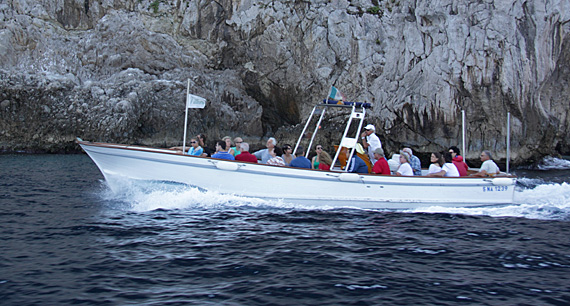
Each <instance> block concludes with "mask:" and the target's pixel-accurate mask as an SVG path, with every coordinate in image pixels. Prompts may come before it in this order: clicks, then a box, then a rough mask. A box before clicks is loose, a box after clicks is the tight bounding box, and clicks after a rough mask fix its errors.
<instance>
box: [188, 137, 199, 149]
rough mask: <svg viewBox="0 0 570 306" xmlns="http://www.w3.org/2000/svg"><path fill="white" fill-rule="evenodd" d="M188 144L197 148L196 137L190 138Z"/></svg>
mask: <svg viewBox="0 0 570 306" xmlns="http://www.w3.org/2000/svg"><path fill="white" fill-rule="evenodd" d="M190 145H191V146H193V147H194V148H197V147H198V146H199V145H200V144H199V143H198V139H197V138H190Z"/></svg>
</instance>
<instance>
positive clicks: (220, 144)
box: [212, 140, 235, 160]
mask: <svg viewBox="0 0 570 306" xmlns="http://www.w3.org/2000/svg"><path fill="white" fill-rule="evenodd" d="M212 157H213V158H220V159H228V160H235V157H234V156H233V155H232V154H230V153H228V148H226V142H225V141H222V140H218V141H217V142H216V154H214V155H212Z"/></svg>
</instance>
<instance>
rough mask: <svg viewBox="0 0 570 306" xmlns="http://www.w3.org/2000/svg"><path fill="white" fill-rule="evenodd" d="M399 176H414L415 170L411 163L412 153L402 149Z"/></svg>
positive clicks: (397, 172)
mask: <svg viewBox="0 0 570 306" xmlns="http://www.w3.org/2000/svg"><path fill="white" fill-rule="evenodd" d="M396 175H397V176H414V170H413V169H412V166H411V165H410V153H408V152H405V151H400V167H398V170H397V171H396Z"/></svg>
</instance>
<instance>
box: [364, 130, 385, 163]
mask: <svg viewBox="0 0 570 306" xmlns="http://www.w3.org/2000/svg"><path fill="white" fill-rule="evenodd" d="M375 132H376V127H374V125H372V124H369V125H367V126H365V127H364V132H362V134H361V135H360V136H361V137H360V138H362V146H363V147H364V149H367V150H368V158H369V159H370V163H371V164H372V165H373V164H374V163H376V160H375V159H374V150H376V148H382V142H381V141H380V138H378V136H376V134H375Z"/></svg>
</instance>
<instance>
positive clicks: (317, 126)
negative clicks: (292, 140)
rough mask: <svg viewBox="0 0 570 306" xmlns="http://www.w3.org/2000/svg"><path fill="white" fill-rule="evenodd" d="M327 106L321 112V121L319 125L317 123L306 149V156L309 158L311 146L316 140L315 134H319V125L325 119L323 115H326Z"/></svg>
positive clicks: (318, 122)
mask: <svg viewBox="0 0 570 306" xmlns="http://www.w3.org/2000/svg"><path fill="white" fill-rule="evenodd" d="M325 110H326V108H324V107H323V111H322V112H321V117H319V121H317V125H315V131H314V132H313V135H312V136H311V141H310V142H309V147H308V148H307V150H306V151H305V157H306V158H309V152H310V151H311V147H312V146H313V141H314V140H315V136H317V132H318V131H319V127H320V126H321V122H322V121H323V117H324V116H325Z"/></svg>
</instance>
